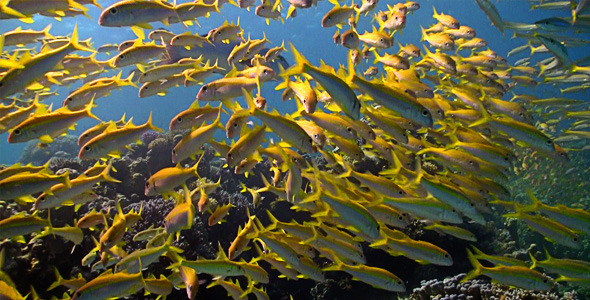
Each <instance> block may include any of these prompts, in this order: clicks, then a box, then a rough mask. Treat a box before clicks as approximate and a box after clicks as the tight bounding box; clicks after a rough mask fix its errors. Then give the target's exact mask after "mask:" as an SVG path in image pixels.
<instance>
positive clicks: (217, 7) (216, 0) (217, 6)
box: [213, 0, 221, 14]
mask: <svg viewBox="0 0 590 300" xmlns="http://www.w3.org/2000/svg"><path fill="white" fill-rule="evenodd" d="M213 8H215V11H216V12H217V13H218V14H221V11H219V0H215V1H214V2H213Z"/></svg>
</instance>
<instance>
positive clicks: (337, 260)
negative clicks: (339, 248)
mask: <svg viewBox="0 0 590 300" xmlns="http://www.w3.org/2000/svg"><path fill="white" fill-rule="evenodd" d="M328 251H331V250H328ZM332 253H333V252H332ZM332 259H334V263H333V264H332V265H330V266H327V267H325V268H323V269H322V271H342V270H343V269H344V263H343V262H342V261H341V260H340V258H338V255H332Z"/></svg>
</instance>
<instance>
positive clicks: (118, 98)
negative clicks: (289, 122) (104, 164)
mask: <svg viewBox="0 0 590 300" xmlns="http://www.w3.org/2000/svg"><path fill="white" fill-rule="evenodd" d="M114 2H116V1H114V0H110V1H99V3H100V4H101V5H102V6H103V7H107V6H108V5H111V4H112V3H114ZM169 2H170V1H169ZM182 2H187V1H178V3H182ZM418 2H419V3H420V5H421V8H420V9H419V10H418V11H415V12H414V13H413V14H411V13H410V14H408V17H407V21H406V27H405V29H403V31H402V34H401V35H400V34H399V33H396V34H395V36H394V37H395V40H396V45H395V46H394V47H392V48H390V49H388V50H386V52H387V53H397V51H398V50H399V48H398V46H397V42H398V41H399V42H401V43H402V44H406V43H413V44H414V45H417V46H420V48H421V49H422V51H424V50H423V47H422V45H423V44H424V43H426V42H420V37H421V33H420V26H421V25H422V26H423V27H425V28H428V27H430V26H431V25H432V24H434V23H435V22H436V21H435V20H434V19H433V18H432V12H433V11H432V7H433V6H435V7H436V9H437V11H438V12H439V13H440V12H443V13H445V14H450V15H452V16H454V17H455V18H456V19H458V20H459V21H460V23H461V24H462V25H468V26H470V27H472V28H474V29H475V31H476V32H477V36H478V37H481V38H484V39H485V40H486V41H487V43H488V46H489V47H490V48H491V49H492V50H495V51H496V52H497V53H498V54H499V55H501V56H503V57H506V55H507V53H508V51H510V50H511V49H513V48H515V47H517V46H520V45H523V44H524V43H526V40H524V39H522V38H512V34H513V32H512V31H506V36H502V34H501V33H500V31H499V30H498V29H496V28H495V27H493V26H492V25H491V23H490V21H489V19H488V18H487V17H486V15H485V14H484V13H483V12H482V11H481V10H480V9H479V7H478V6H477V4H476V3H475V1H467V0H452V1H449V0H436V1H434V0H433V1H418ZM494 2H495V1H494ZM357 3H358V1H357ZM395 3H397V1H396V2H393V1H383V0H381V1H380V2H379V4H378V6H377V8H376V9H375V10H374V11H373V12H371V13H369V15H367V16H361V19H360V21H359V24H358V28H357V31H358V32H359V33H362V32H364V31H365V30H369V31H370V30H371V26H372V25H371V24H370V21H371V19H372V18H373V14H374V13H376V12H378V11H379V10H385V9H387V4H390V5H393V4H395ZM287 4H288V3H287V2H286V1H283V5H287ZM495 4H496V6H497V8H498V10H499V12H500V14H501V16H502V18H503V19H504V20H505V21H512V22H522V23H533V22H535V21H537V20H540V19H543V18H548V17H553V16H562V17H568V16H570V15H571V12H570V11H566V10H530V4H529V2H528V1H499V2H495ZM87 7H88V8H89V11H88V14H89V15H90V16H91V17H92V19H88V18H86V17H84V16H78V17H75V18H64V19H63V20H62V21H61V22H58V21H57V20H55V19H53V18H49V17H41V16H36V17H35V18H34V19H35V22H34V24H24V23H21V22H19V21H17V20H9V21H6V20H2V21H0V28H1V30H2V31H8V30H12V29H14V28H16V27H17V26H22V27H23V28H33V29H36V30H40V29H43V28H44V27H45V26H46V25H47V24H49V23H52V24H53V25H52V28H51V31H50V32H51V34H53V35H68V34H70V33H71V32H72V30H73V28H74V25H75V24H76V23H77V24H78V30H79V36H80V39H81V40H83V39H87V38H92V42H93V45H94V47H95V48H98V47H99V46H101V45H103V44H107V43H120V42H122V41H125V40H129V39H134V38H135V35H134V34H133V32H132V31H131V29H130V28H126V27H122V28H107V27H101V26H99V25H98V22H97V20H98V16H99V15H100V13H101V10H100V9H99V8H97V7H95V6H90V5H89V6H87ZM332 7H333V4H331V3H330V2H328V1H320V2H319V3H318V6H317V8H314V7H312V8H309V9H298V12H297V13H298V14H297V17H296V18H294V19H289V20H286V21H285V23H284V24H282V23H281V22H280V21H279V22H277V21H271V23H270V26H267V25H266V22H265V20H264V19H263V18H261V17H258V16H256V15H255V14H254V7H252V8H251V9H250V11H247V10H245V9H239V8H237V7H235V6H232V5H230V4H226V5H224V7H223V8H222V9H221V13H222V14H221V15H220V14H216V13H214V14H212V15H211V17H210V18H207V19H205V18H200V19H199V20H198V21H199V23H200V25H201V27H200V28H199V27H197V26H192V27H189V28H186V29H185V28H182V27H181V26H180V25H178V24H176V25H172V26H170V28H168V29H169V30H171V31H173V32H174V33H182V32H185V31H187V30H190V31H192V32H193V33H206V32H207V31H209V30H210V29H212V28H215V27H217V26H219V25H221V24H222V23H223V21H224V20H225V19H227V20H229V21H234V22H236V21H237V20H238V18H239V19H240V25H241V26H242V28H243V29H244V33H245V36H247V34H248V33H250V36H251V38H252V39H257V38H262V35H263V32H264V33H266V36H267V37H268V39H269V40H270V41H271V42H272V44H271V45H270V46H269V47H274V46H278V45H280V44H281V42H282V41H283V40H284V41H285V44H286V45H288V43H292V44H293V45H294V46H295V47H296V48H297V49H298V50H299V51H300V52H301V53H302V54H303V55H304V56H305V57H306V58H307V59H308V60H309V61H310V62H311V63H313V64H319V63H320V60H324V61H325V62H326V64H328V65H331V66H334V67H338V66H339V65H341V64H346V57H347V53H348V52H347V49H346V48H344V47H342V46H337V45H335V44H334V42H333V40H332V36H333V34H334V32H335V31H336V27H332V28H322V27H321V18H322V17H323V15H324V14H325V13H326V12H327V11H328V10H330V9H331V8H332ZM282 11H283V15H286V11H287V6H285V7H284V8H283V10H282ZM153 26H154V28H159V27H162V28H166V27H165V26H164V25H163V24H160V23H153ZM148 32H149V30H146V36H147V33H148ZM570 34H572V33H570ZM581 37H583V36H581ZM585 37H586V38H588V34H586V35H585ZM568 50H569V53H570V56H571V57H572V59H573V60H576V59H579V58H582V57H584V56H587V55H588V51H587V50H588V47H587V46H586V47H576V48H569V49H568ZM79 55H87V54H84V53H79ZM111 55H113V54H111ZM283 55H284V56H285V58H287V60H288V61H289V62H290V63H292V62H293V57H292V55H291V54H290V53H284V54H283ZM463 55H467V54H465V53H464V54H463ZM528 55H529V51H528V50H527V51H524V52H522V53H520V54H519V55H516V56H514V57H510V58H509V62H510V63H514V62H515V61H516V60H518V59H520V58H523V57H526V56H528ZM547 57H549V54H546V53H543V54H535V56H534V60H533V61H538V60H540V59H543V58H547ZM107 58H108V56H106V55H105V54H103V53H99V54H98V55H97V59H99V60H105V59H107ZM368 66H370V64H366V63H363V65H361V67H360V69H363V70H364V69H366V68H367V67H368ZM132 68H133V67H127V68H125V69H124V70H123V75H126V74H127V73H128V72H129V71H130V70H131V69H132ZM117 72H118V70H114V71H110V72H109V73H105V74H104V76H114V75H116V73H117ZM218 77H219V75H215V76H212V77H210V78H209V80H208V81H210V80H213V79H216V78H218ZM276 84H277V83H274V82H270V83H267V84H265V85H264V87H263V91H262V95H263V96H264V97H265V98H266V99H267V101H268V103H267V105H268V106H269V107H270V108H276V109H277V110H279V111H280V112H292V111H294V110H295V103H294V102H293V101H289V102H282V101H281V100H280V91H279V92H276V91H274V87H275V86H276ZM80 85H81V83H76V84H72V85H71V86H69V87H59V88H58V89H57V92H58V93H59V95H58V96H54V97H51V98H48V99H46V100H45V102H46V103H51V102H52V103H54V108H57V107H60V106H61V103H62V102H63V100H64V98H65V97H66V96H67V95H68V93H69V92H70V91H73V90H74V89H76V88H77V87H79V86H80ZM199 88H200V86H199V85H196V86H193V87H189V88H185V87H178V88H172V89H171V90H169V92H168V94H167V95H166V96H164V97H160V96H151V97H148V98H141V99H140V98H138V96H137V92H138V90H137V89H136V88H133V87H123V88H122V89H121V90H116V91H114V92H113V93H112V94H111V95H110V96H108V97H105V98H101V99H99V100H98V101H97V104H98V107H96V108H94V109H93V112H94V114H96V115H97V116H99V117H100V118H101V119H102V120H105V121H108V120H111V119H112V120H118V119H120V118H121V116H122V115H123V113H126V115H127V117H131V116H133V120H134V123H135V124H142V123H144V122H145V121H146V120H147V118H148V115H149V113H150V111H153V117H154V124H155V125H156V126H158V127H160V128H163V129H167V128H168V125H169V123H170V119H171V118H172V117H173V116H174V115H176V114H177V113H178V112H180V111H182V110H184V109H186V108H188V107H189V106H190V104H191V103H192V102H193V101H194V100H195V96H196V94H197V92H198V90H199ZM54 89H55V87H53V88H52V90H54ZM516 91H517V92H521V91H522V92H524V93H529V94H536V95H537V96H540V97H549V96H558V95H559V89H558V88H557V89H556V88H554V87H552V86H551V85H541V86H539V87H536V88H521V89H517V90H516ZM511 97H512V94H510V93H508V94H507V95H506V96H505V98H504V99H509V98H511ZM567 97H570V98H579V99H588V93H587V92H585V93H578V94H569V95H567ZM213 105H216V104H215V103H214V104H213ZM227 118H228V116H223V117H222V121H223V122H224V123H225V120H227ZM95 123H96V121H94V120H91V119H85V120H82V121H80V122H79V123H78V126H77V128H76V130H75V131H71V132H70V134H74V135H77V134H79V133H80V132H82V131H83V130H85V129H87V128H89V127H90V126H92V125H94V124H95ZM218 135H219V137H220V138H221V137H222V136H223V134H222V133H221V132H219V133H218ZM7 136H8V134H7V133H5V134H2V135H0V163H3V164H12V163H14V162H16V161H17V160H18V159H19V157H20V155H21V153H22V150H23V149H24V147H25V145H26V144H10V145H9V144H7V142H6V139H7ZM35 143H36V142H35Z"/></svg>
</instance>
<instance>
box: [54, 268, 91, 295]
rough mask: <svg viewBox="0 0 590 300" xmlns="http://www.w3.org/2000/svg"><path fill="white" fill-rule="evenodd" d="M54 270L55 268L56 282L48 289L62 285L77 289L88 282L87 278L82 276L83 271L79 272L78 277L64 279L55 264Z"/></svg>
mask: <svg viewBox="0 0 590 300" xmlns="http://www.w3.org/2000/svg"><path fill="white" fill-rule="evenodd" d="M53 270H54V273H55V278H56V281H55V282H54V283H52V284H51V285H50V286H49V287H48V288H47V290H48V291H50V290H53V289H55V288H57V287H60V286H62V285H63V286H65V287H67V288H68V289H71V290H77V289H79V288H80V287H82V286H83V285H85V284H86V279H84V277H82V274H81V273H78V277H74V278H71V279H64V278H63V277H62V276H61V274H59V270H58V269H57V267H55V266H54V269H53Z"/></svg>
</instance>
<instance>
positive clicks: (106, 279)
mask: <svg viewBox="0 0 590 300" xmlns="http://www.w3.org/2000/svg"><path fill="white" fill-rule="evenodd" d="M143 288H144V283H143V277H142V275H141V273H137V274H127V272H119V273H114V274H113V273H112V271H107V273H103V275H102V276H98V277H96V278H94V279H93V280H91V281H89V282H87V283H86V284H84V285H83V286H81V287H80V288H79V289H77V290H76V292H74V295H73V297H72V299H78V300H83V299H94V298H95V297H107V298H112V297H125V296H129V295H133V294H135V293H137V292H138V291H139V290H141V289H143ZM98 295H100V296H98Z"/></svg>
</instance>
